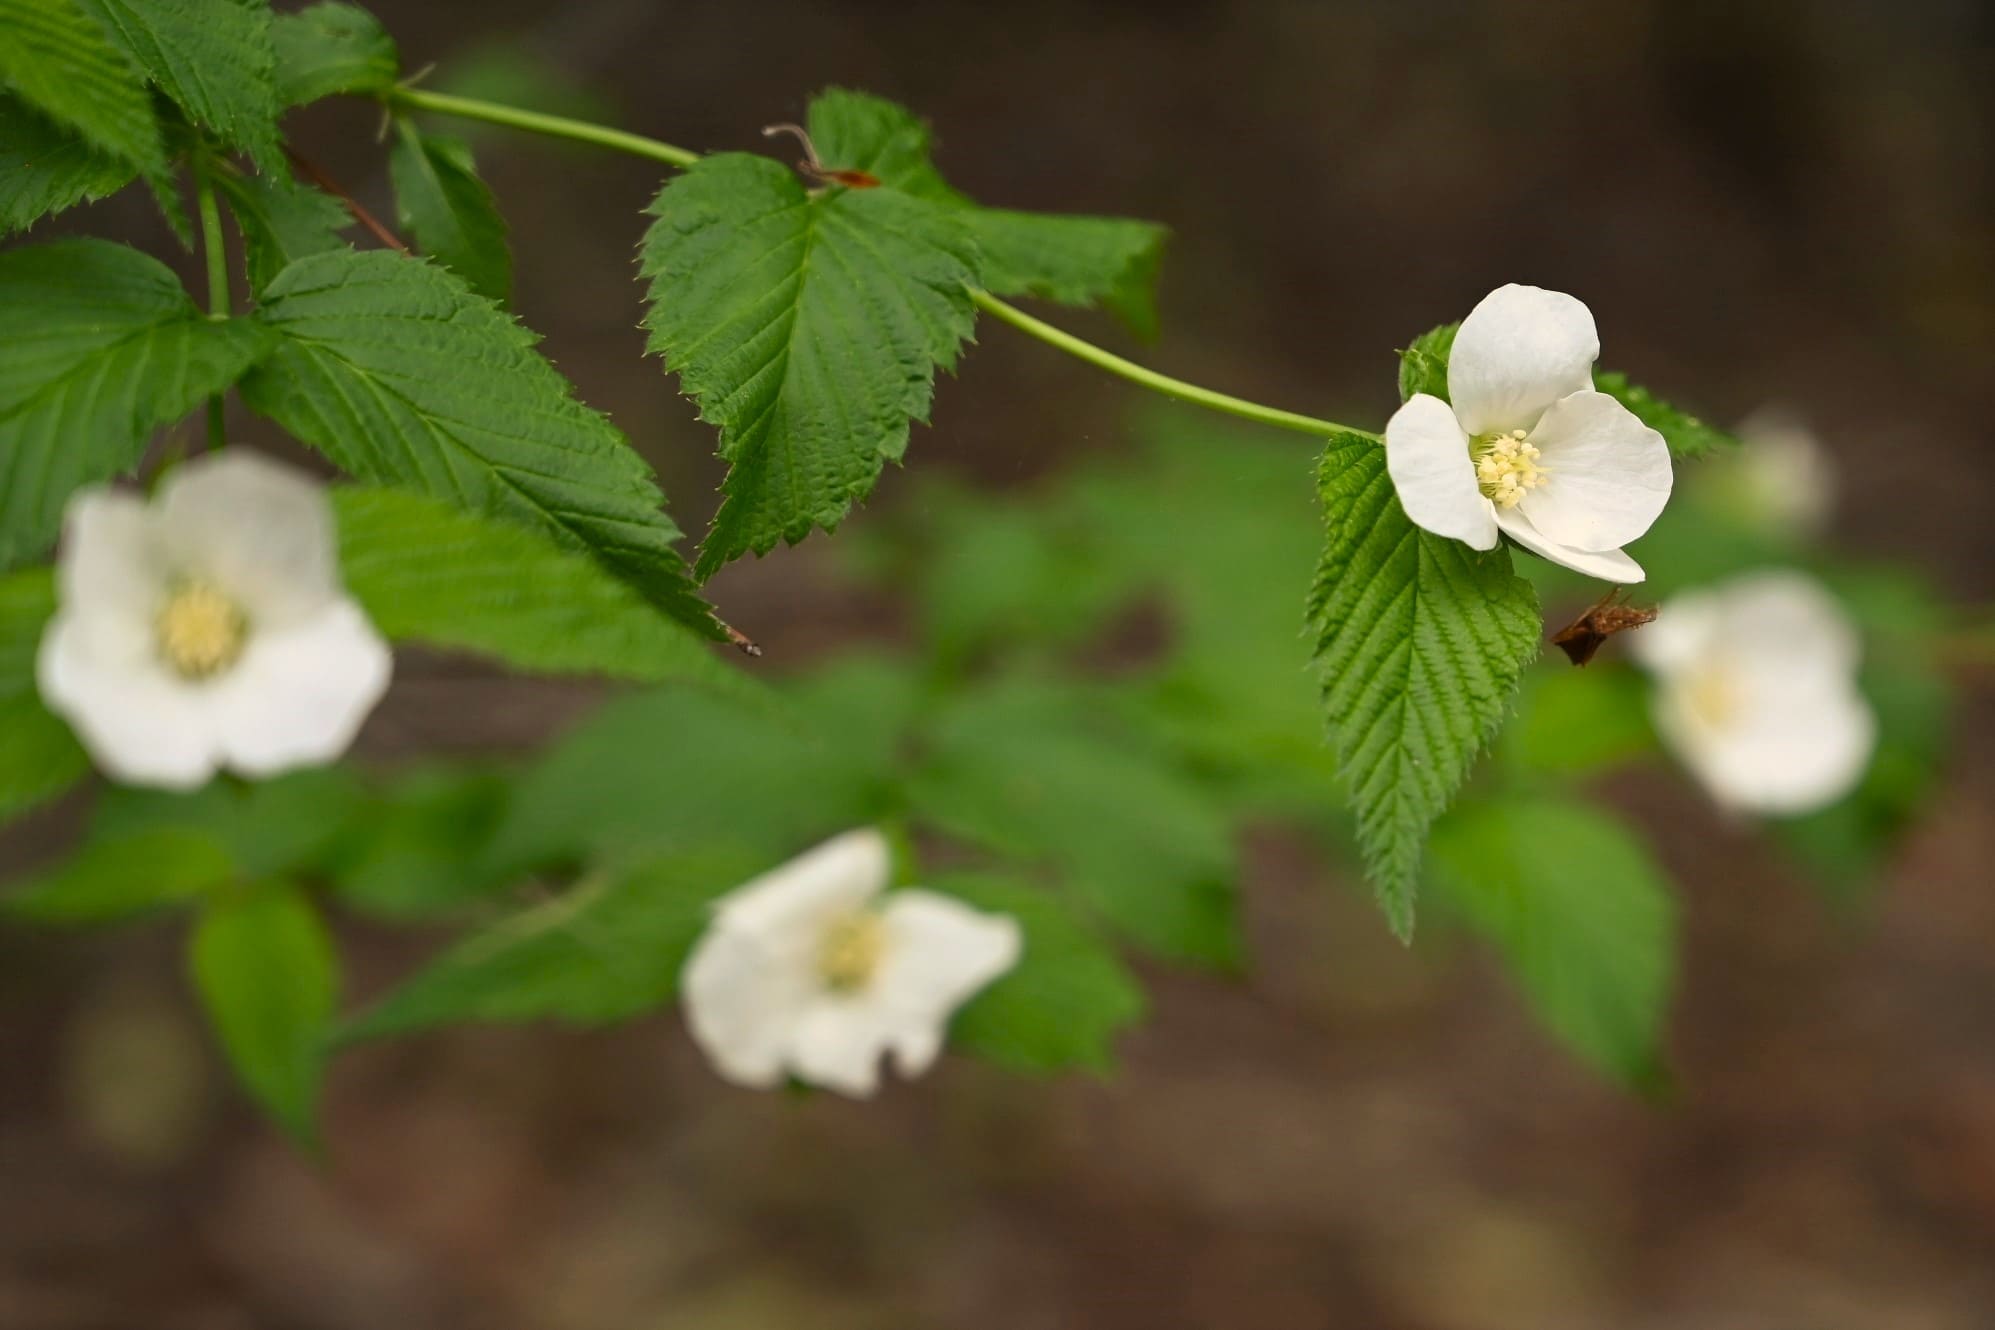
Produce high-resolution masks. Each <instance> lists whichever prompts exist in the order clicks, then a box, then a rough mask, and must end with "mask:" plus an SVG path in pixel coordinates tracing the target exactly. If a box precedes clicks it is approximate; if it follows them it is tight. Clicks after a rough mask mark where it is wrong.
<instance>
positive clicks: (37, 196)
mask: <svg viewBox="0 0 1995 1330" xmlns="http://www.w3.org/2000/svg"><path fill="white" fill-rule="evenodd" d="M136 174H137V171H136V170H135V168H134V167H133V166H132V165H131V163H130V162H126V161H122V160H120V159H119V158H116V157H112V156H109V155H108V154H106V153H104V152H102V151H100V150H98V149H96V148H93V147H91V146H90V144H89V143H88V142H86V141H85V140H83V139H81V138H77V137H75V136H74V135H72V134H69V133H67V132H66V131H64V130H63V129H61V128H60V127H58V126H57V125H56V124H55V122H54V121H52V120H50V119H48V118H47V117H46V116H43V115H41V114H39V113H38V112H36V111H34V110H32V109H30V108H29V107H28V106H27V105H26V104H24V103H22V102H21V101H19V100H18V99H16V98H13V97H9V96H7V95H6V94H4V93H0V235H6V234H8V233H9V232H12V231H24V230H26V229H27V228H28V227H30V226H32V225H34V223H35V222H36V221H38V220H39V219H41V218H43V217H46V216H47V215H49V214H50V213H56V212H61V211H62V210H63V209H65V208H71V207H74V206H76V205H77V204H79V203H83V202H86V201H89V200H94V199H101V198H104V197H105V196H106V195H109V194H115V193H116V192H117V191H118V190H120V189H123V188H124V187H125V186H126V185H128V184H130V183H131V180H132V177H133V176H134V175H136Z"/></svg>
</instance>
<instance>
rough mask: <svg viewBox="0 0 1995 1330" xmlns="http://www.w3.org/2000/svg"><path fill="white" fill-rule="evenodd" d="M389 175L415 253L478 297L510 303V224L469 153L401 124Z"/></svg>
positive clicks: (455, 143)
mask: <svg viewBox="0 0 1995 1330" xmlns="http://www.w3.org/2000/svg"><path fill="white" fill-rule="evenodd" d="M388 175H389V178H390V179H391V180H393V181H394V185H395V208H396V212H397V215H398V216H399V218H400V220H401V224H402V228H403V230H404V231H405V232H406V233H407V235H408V236H409V238H410V239H411V240H413V241H414V243H415V245H416V247H417V248H418V249H420V250H421V251H422V252H423V253H425V254H428V255H429V256H430V257H432V258H434V259H435V260H436V261H437V262H438V263H441V264H442V265H443V266H444V267H446V268H449V269H450V270H451V271H452V272H454V273H456V274H457V275H458V276H459V277H462V278H463V279H464V280H465V282H466V283H467V284H469V285H470V287H471V289H472V290H473V291H476V292H477V293H478V294H479V295H481V296H485V297H487V298H488V299H491V300H496V301H498V302H499V303H500V304H502V305H503V304H505V303H506V302H507V301H508V300H509V299H511V297H512V289H513V256H512V252H511V251H510V250H509V249H507V248H506V222H505V219H504V218H503V217H501V216H499V207H498V204H497V203H495V202H494V201H493V199H492V191H491V190H490V189H488V188H487V187H486V185H485V182H484V181H483V180H480V179H479V178H478V169H477V166H476V164H475V163H474V162H473V161H472V160H471V150H470V149H469V148H467V147H465V146H464V144H463V143H461V142H459V141H458V140H456V139H450V138H442V137H436V136H430V135H425V134H423V133H421V132H420V131H418V130H417V129H416V127H415V125H414V123H413V122H411V121H409V120H407V119H398V120H397V121H396V122H395V146H394V147H392V148H391V149H389V151H388Z"/></svg>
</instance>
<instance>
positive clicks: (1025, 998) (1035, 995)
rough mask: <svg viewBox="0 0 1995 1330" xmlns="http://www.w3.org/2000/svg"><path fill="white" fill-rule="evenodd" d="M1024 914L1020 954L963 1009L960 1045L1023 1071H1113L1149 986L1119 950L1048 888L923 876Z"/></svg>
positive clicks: (968, 897)
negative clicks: (1119, 1043) (1118, 1046)
mask: <svg viewBox="0 0 1995 1330" xmlns="http://www.w3.org/2000/svg"><path fill="white" fill-rule="evenodd" d="M924 885H926V886H927V887H928V889H929V890H932V891H939V892H942V893H943V894H945V895H949V896H955V897H957V898H958V899H961V900H964V901H967V902H968V903H970V904H971V905H974V906H976V907H977V908H978V909H980V910H989V911H993V912H995V913H998V914H1003V915H1008V916H1010V917H1011V918H1013V919H1015V920H1017V921H1018V925H1019V928H1020V929H1021V931H1022V932H1023V933H1024V937H1025V947H1024V950H1023V951H1022V952H1021V953H1020V955H1019V959H1018V964H1017V965H1016V966H1015V967H1013V968H1012V969H1011V971H1010V972H1008V973H1007V974H1005V975H1003V976H1002V977H1001V978H999V979H998V980H997V982H995V983H993V984H992V985H991V986H990V987H989V988H986V989H985V990H984V991H983V992H981V993H979V994H977V996H976V997H975V998H973V999H971V1001H970V1003H969V1005H967V1006H965V1007H964V1008H963V1009H962V1010H961V1011H959V1012H957V1013H956V1018H955V1020H954V1021H952V1022H951V1023H950V1026H949V1043H950V1045H951V1046H952V1047H954V1048H959V1049H962V1050H963V1051H965V1052H969V1053H974V1054H976V1055H978V1056H980V1057H984V1058H988V1059H990V1060H991V1061H992V1062H995V1063H998V1064H999V1065H1001V1066H1005V1067H1009V1068H1011V1069H1013V1070H1015V1071H1024V1072H1050V1071H1062V1070H1066V1069H1067V1068H1071V1067H1084V1068H1088V1069H1090V1070H1093V1071H1104V1072H1105V1071H1109V1070H1111V1069H1112V1068H1113V1067H1114V1065H1115V1050H1114V1042H1115V1036H1116V1035H1117V1034H1119V1033H1120V1032H1121V1031H1122V1030H1123V1029H1125V1028H1127V1027H1128V1026H1130V1025H1133V1024H1135V1023H1136V1022H1137V1021H1138V1020H1140V1019H1141V1018H1142V1016H1143V1011H1144V1007H1145V1005H1146V1004H1145V1002H1144V997H1143V989H1142V987H1141V986H1140V985H1139V984H1138V983H1137V982H1136V977H1135V976H1134V975H1132V974H1131V973H1130V972H1129V970H1128V969H1127V967H1125V966H1124V965H1123V964H1122V962H1121V961H1119V960H1117V959H1116V956H1115V953H1114V952H1113V951H1111V950H1110V949H1109V948H1108V947H1106V946H1104V945H1103V944H1102V942H1101V940H1100V939H1099V938H1097V937H1095V936H1094V935H1093V934H1092V933H1090V932H1088V930H1087V929H1086V928H1084V927H1082V926H1081V924H1080V922H1079V921H1077V920H1076V919H1075V918H1074V917H1073V915H1072V914H1071V913H1070V912H1069V911H1068V910H1067V909H1066V908H1065V907H1064V906H1062V905H1061V904H1060V902H1059V900H1058V899H1056V898H1055V897H1053V896H1051V895H1049V894H1048V893H1047V892H1046V891H1044V890H1043V889H1037V888H1033V887H1029V886H1025V885H1022V884H1020V883H1016V882H1007V881H1004V880H1002V879H998V878H989V877H977V876H968V875H960V874H958V875H952V876H948V877H943V878H940V879H937V880H936V881H934V882H933V883H928V884H924Z"/></svg>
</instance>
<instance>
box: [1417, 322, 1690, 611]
mask: <svg viewBox="0 0 1995 1330" xmlns="http://www.w3.org/2000/svg"><path fill="white" fill-rule="evenodd" d="M1599 354H1600V338H1599V335H1598V334H1597V333H1595V332H1594V328H1593V315H1592V314H1591V313H1590V312H1588V310H1587V308H1586V306H1585V305H1583V304H1581V303H1580V302H1579V301H1577V300H1575V299H1573V298H1572V297H1571V296H1568V295H1561V294H1560V293H1559V292H1557V291H1544V290H1540V289H1539V288H1537V287H1535V286H1504V287H1499V288H1497V289H1496V290H1494V291H1492V292H1490V293H1489V294H1488V295H1487V296H1485V297H1483V300H1482V303H1481V304H1479V305H1477V306H1476V307H1475V309H1474V310H1472V311H1471V312H1470V313H1469V316H1468V317H1467V318H1466V319H1463V320H1462V326H1461V329H1460V331H1459V332H1457V333H1456V335H1455V345H1454V349H1453V350H1452V351H1451V352H1450V353H1449V355H1448V396H1449V398H1450V399H1451V400H1452V403H1453V404H1452V405H1450V404H1449V402H1444V401H1442V400H1441V399H1440V398H1438V397H1434V396H1431V395H1429V394H1427V393H1416V394H1414V395H1413V396H1412V397H1410V398H1408V399H1407V401H1406V403H1405V405H1403V406H1401V407H1400V408H1399V410H1398V411H1397V412H1395V413H1394V414H1393V417H1392V419H1391V420H1390V421H1388V422H1386V427H1385V463H1386V469H1387V470H1388V471H1389V472H1390V473H1391V474H1392V484H1393V488H1394V489H1396V490H1398V491H1399V501H1400V503H1401V504H1402V505H1403V506H1404V507H1405V509H1406V515H1407V516H1408V517H1409V518H1411V519H1412V520H1413V523H1414V525H1415V526H1420V527H1424V528H1426V529H1427V530H1429V531H1432V532H1433V533H1434V534H1435V535H1437V536H1447V537H1449V538H1450V539H1453V540H1459V541H1463V542H1465V543H1467V544H1469V545H1472V546H1474V547H1475V548H1476V549H1479V550H1487V549H1494V548H1495V547H1496V542H1497V539H1498V533H1499V532H1501V533H1502V534H1504V535H1508V536H1509V537H1510V538H1511V539H1512V540H1514V541H1516V542H1517V543H1518V544H1520V545H1522V546H1524V548H1526V549H1528V550H1531V551H1534V552H1535V553H1538V554H1541V555H1543V556H1544V557H1545V558H1547V559H1550V560H1551V561H1552V562H1553V563H1557V564H1563V565H1564V566H1566V567H1567V568H1571V569H1573V570H1575V571H1577V572H1582V573H1585V574H1587V575H1588V576H1589V577H1598V578H1603V579H1605V580H1607V581H1610V582H1639V581H1641V580H1642V569H1641V565H1639V564H1637V563H1636V562H1635V561H1634V560H1633V559H1631V558H1629V557H1628V556H1627V555H1626V554H1623V553H1622V552H1621V546H1623V545H1625V544H1627V543H1628V542H1629V541H1631V540H1634V539H1635V538H1636V537H1638V536H1640V535H1641V534H1642V533H1643V532H1644V531H1647V530H1648V529H1649V524H1650V523H1652V522H1654V521H1655V520H1656V517H1657V515H1658V514H1660V513H1661V512H1662V510H1663V505H1664V504H1665V503H1667V502H1668V501H1669V491H1670V483H1671V474H1670V462H1669V448H1668V446H1667V445H1665V444H1664V443H1663V439H1662V436H1661V435H1660V434H1658V433H1656V432H1655V431H1654V430H1652V429H1650V428H1649V427H1648V426H1647V425H1644V424H1643V423H1642V422H1641V421H1640V420H1638V419H1636V418H1635V415H1634V413H1633V412H1631V411H1629V410H1628V408H1626V407H1624V406H1622V405H1621V404H1620V403H1619V402H1617V401H1615V400H1614V399H1613V398H1612V397H1609V396H1608V395H1607V394H1606V393H1598V392H1595V391H1594V390H1593V361H1594V358H1595V357H1596V356H1598V355H1599Z"/></svg>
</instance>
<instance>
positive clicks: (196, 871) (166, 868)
mask: <svg viewBox="0 0 1995 1330" xmlns="http://www.w3.org/2000/svg"><path fill="white" fill-rule="evenodd" d="M235 876H236V863H235V860H234V858H233V857H231V856H230V854H229V850H228V846H226V845H225V844H223V843H222V841H221V840H219V839H218V838H217V837H216V836H214V835H213V834H212V833H211V832H209V831H206V830H203V829H200V828H197V827H176V826H153V827H146V828H142V829H135V830H134V831H133V832H132V833H131V834H129V835H123V836H119V837H117V838H115V839H110V840H95V841H92V842H91V843H89V844H87V845H85V846H84V847H83V848H82V849H80V850H78V851H77V852H76V853H75V854H74V855H72V856H71V857H70V858H69V860H68V861H67V862H65V863H63V864H62V865H60V866H59V867H57V868H54V869H52V870H49V871H47V872H44V873H41V874H38V875H37V876H35V877H33V878H31V879H29V880H28V881H27V882H25V883H23V884H21V885H20V886H19V887H18V888H15V889H10V890H9V891H7V892H6V893H5V894H4V895H0V908H4V909H5V910H6V912H7V913H9V914H13V915H18V916H20V917H22V918H25V919H33V920H36V921H38V922H41V923H46V924H90V925H96V924H111V923H117V922H120V921H122V920H125V919H129V918H131V917H132V916H134V915H139V914H144V913H146V912H148V911H151V910H156V909H159V908H161V907H163V906H167V905H179V904H184V903H186V902H188V901H192V900H198V899H199V898H200V897H201V896H203V895H204V894H206V893H208V892H211V891H214V890H215V889H216V888H218V887H221V886H224V885H226V884H227V883H229V882H230V881H232V880H233V879H234V878H235Z"/></svg>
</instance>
